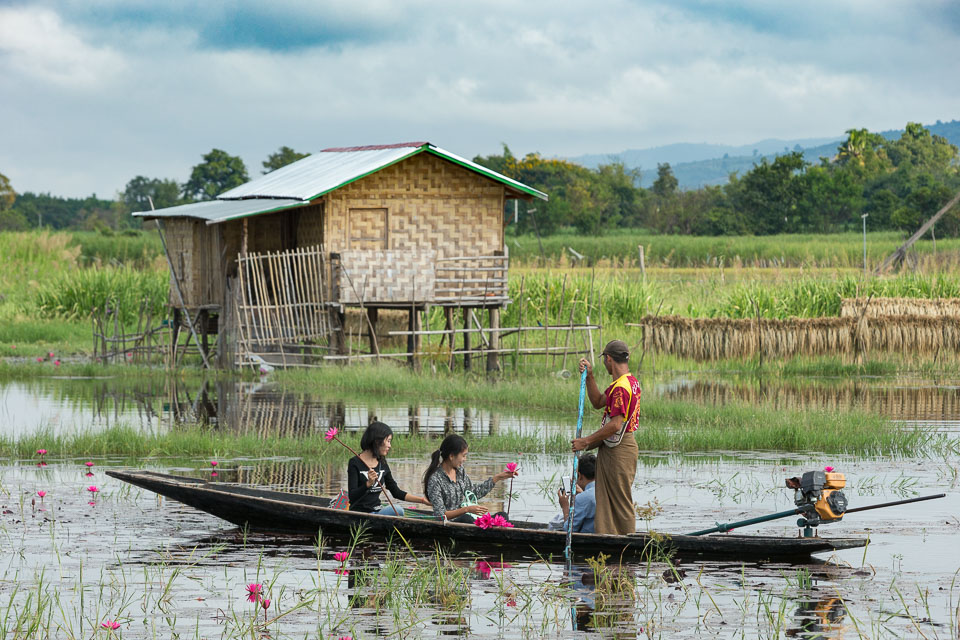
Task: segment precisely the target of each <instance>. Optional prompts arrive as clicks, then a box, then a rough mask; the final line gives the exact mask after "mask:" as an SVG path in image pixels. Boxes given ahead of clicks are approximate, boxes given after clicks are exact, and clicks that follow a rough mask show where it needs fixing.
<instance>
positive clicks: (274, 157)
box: [262, 146, 310, 173]
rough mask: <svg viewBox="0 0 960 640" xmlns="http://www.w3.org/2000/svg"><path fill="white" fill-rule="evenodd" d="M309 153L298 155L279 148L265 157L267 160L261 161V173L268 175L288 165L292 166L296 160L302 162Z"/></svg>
mask: <svg viewBox="0 0 960 640" xmlns="http://www.w3.org/2000/svg"><path fill="white" fill-rule="evenodd" d="M309 155H310V154H309V153H300V152H298V151H294V150H293V149H291V148H290V147H286V146H284V147H280V148H279V149H277V151H276V152H274V153H271V154H270V155H269V156H267V159H266V160H264V161H263V163H262V164H263V172H264V173H270V172H271V171H276V170H277V169H279V168H280V167H285V166H287V165H288V164H292V163H294V162H296V161H297V160H302V159H303V158H306V157H307V156H309Z"/></svg>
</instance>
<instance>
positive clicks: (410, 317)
mask: <svg viewBox="0 0 960 640" xmlns="http://www.w3.org/2000/svg"><path fill="white" fill-rule="evenodd" d="M416 317H417V310H416V308H415V307H410V311H408V312H407V331H409V332H410V334H409V335H407V353H409V354H410V355H409V356H407V364H409V365H410V366H411V367H413V366H414V363H415V362H416V356H415V355H414V352H415V351H416V346H415V345H416V343H417V341H416V336H415V335H414V333H413V332H414V331H416V330H417V321H416Z"/></svg>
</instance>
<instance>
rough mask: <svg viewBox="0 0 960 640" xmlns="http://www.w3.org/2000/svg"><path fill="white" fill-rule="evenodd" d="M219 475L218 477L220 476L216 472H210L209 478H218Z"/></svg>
mask: <svg viewBox="0 0 960 640" xmlns="http://www.w3.org/2000/svg"><path fill="white" fill-rule="evenodd" d="M219 475H220V474H219V473H217V472H216V471H211V472H210V477H211V478H216V477H217V476H219Z"/></svg>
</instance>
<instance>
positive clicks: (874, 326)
mask: <svg viewBox="0 0 960 640" xmlns="http://www.w3.org/2000/svg"><path fill="white" fill-rule="evenodd" d="M628 326H638V327H641V328H642V331H643V338H642V344H643V345H644V349H645V350H651V351H654V352H658V353H666V354H672V355H675V356H679V357H683V358H691V359H694V360H701V361H705V360H721V359H725V358H751V357H755V356H761V357H763V358H783V357H793V356H800V355H805V356H819V355H844V356H847V355H849V356H862V355H864V354H866V353H867V352H885V353H901V354H914V355H927V356H929V355H933V356H938V355H940V354H946V353H954V354H956V353H957V352H958V351H960V318H956V317H949V316H916V315H909V316H881V317H877V318H868V317H866V316H863V317H862V318H860V319H859V320H858V319H857V318H853V317H847V318H791V319H788V320H774V319H766V318H760V319H730V318H684V317H680V316H662V317H652V316H647V317H645V318H643V319H642V320H641V321H640V322H639V323H630V324H629V325H628Z"/></svg>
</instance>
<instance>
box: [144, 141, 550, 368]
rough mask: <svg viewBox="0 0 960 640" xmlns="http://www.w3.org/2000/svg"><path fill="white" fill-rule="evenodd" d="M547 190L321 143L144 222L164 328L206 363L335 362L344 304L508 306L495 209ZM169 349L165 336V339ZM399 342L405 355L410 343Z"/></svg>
mask: <svg viewBox="0 0 960 640" xmlns="http://www.w3.org/2000/svg"><path fill="white" fill-rule="evenodd" d="M533 198H542V199H544V200H546V199H547V196H546V194H544V193H541V192H540V191H537V190H536V189H533V188H531V187H528V186H526V185H524V184H521V183H520V182H517V181H515V180H512V179H510V178H507V177H506V176H503V175H501V174H499V173H496V172H494V171H491V170H490V169H487V168H485V167H482V166H480V165H478V164H476V163H474V162H471V161H469V160H466V159H464V158H461V157H459V156H456V155H454V154H452V153H450V152H449V151H445V150H443V149H440V148H439V147H436V146H434V145H432V144H430V143H427V142H412V143H405V144H393V145H382V146H365V147H345V148H334V149H324V150H323V151H321V152H319V153H316V154H314V155H311V156H308V157H306V158H303V159H302V160H299V161H298V162H295V163H293V164H290V165H287V166H285V167H283V168H281V169H278V170H276V171H273V172H271V173H269V174H267V175H264V176H261V177H259V178H256V179H254V180H251V181H250V182H248V183H246V184H244V185H241V186H239V187H236V188H234V189H231V190H229V191H227V192H225V193H223V194H221V195H220V196H218V197H217V198H216V199H215V200H210V201H206V202H198V203H194V204H187V205H182V206H178V207H170V208H167V209H159V210H155V211H145V212H140V213H137V214H134V215H137V216H141V217H144V218H148V219H150V218H155V219H157V220H158V221H159V226H160V227H161V229H162V234H163V236H164V238H165V251H166V254H167V258H168V259H169V263H170V269H171V272H170V285H171V286H170V301H169V303H170V306H171V308H172V310H173V316H174V327H175V331H177V330H180V329H184V330H185V329H187V328H189V329H190V331H191V333H192V335H193V336H194V337H195V338H196V339H197V340H199V342H200V345H199V346H201V347H202V349H203V350H204V351H205V350H206V349H207V348H208V345H209V343H208V338H207V336H208V335H211V334H217V349H216V351H217V363H218V364H219V366H221V367H233V366H237V365H245V364H251V363H262V362H267V363H270V364H271V365H281V366H296V365H302V364H313V363H317V362H319V361H322V360H324V359H326V360H330V359H336V358H338V357H342V354H343V352H344V351H345V338H344V335H343V326H344V322H343V320H344V312H345V309H346V308H348V307H360V308H362V309H363V310H364V312H365V313H366V315H367V317H368V319H369V321H370V322H368V326H369V327H370V331H369V334H370V340H371V346H372V350H373V351H376V340H375V335H376V330H375V327H376V320H377V310H378V309H384V308H394V309H404V310H409V312H410V325H409V327H410V330H411V331H414V330H416V328H417V320H416V319H417V318H418V317H419V313H418V312H419V311H422V310H423V309H424V308H426V307H427V306H429V305H443V306H445V307H448V308H453V307H463V308H470V309H474V310H485V311H487V312H488V313H489V315H490V320H489V321H490V324H491V326H493V325H497V324H498V322H499V311H500V309H502V307H503V306H504V305H506V304H507V303H508V302H509V299H508V294H507V292H508V290H507V273H508V267H509V261H508V252H507V248H506V246H505V245H504V237H503V227H504V207H505V203H506V201H507V200H509V199H523V200H531V199H533ZM174 344H177V341H176V340H175V341H174ZM416 348H417V345H416V341H415V340H413V338H412V337H411V340H408V350H409V351H410V352H413V351H416Z"/></svg>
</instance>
